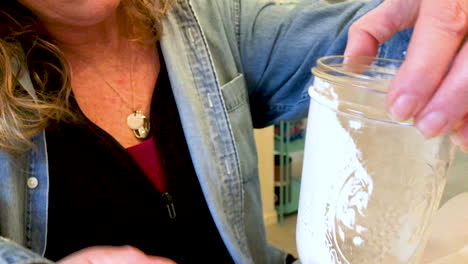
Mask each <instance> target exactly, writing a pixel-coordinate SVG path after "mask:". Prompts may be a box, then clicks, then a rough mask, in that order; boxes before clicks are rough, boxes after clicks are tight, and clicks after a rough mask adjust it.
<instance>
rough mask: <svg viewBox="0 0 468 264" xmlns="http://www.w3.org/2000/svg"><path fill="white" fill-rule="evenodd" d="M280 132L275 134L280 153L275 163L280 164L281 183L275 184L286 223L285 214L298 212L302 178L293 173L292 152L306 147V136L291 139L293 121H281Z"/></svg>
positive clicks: (278, 209)
mask: <svg viewBox="0 0 468 264" xmlns="http://www.w3.org/2000/svg"><path fill="white" fill-rule="evenodd" d="M278 126H279V132H278V133H277V134H275V151H276V154H277V155H279V159H278V160H277V162H278V163H279V164H275V165H278V166H279V183H277V184H275V185H276V187H275V190H276V194H277V198H278V203H277V206H276V212H277V213H278V218H279V223H280V224H283V223H284V216H285V215H288V214H292V213H296V212H297V210H298V207H299V191H300V180H298V179H295V178H293V177H292V175H291V160H290V155H289V154H290V153H291V152H295V151H300V150H303V149H304V143H305V140H304V137H302V138H299V139H294V140H291V135H290V131H291V129H290V128H291V123H289V122H285V121H281V122H280V123H279V125H278Z"/></svg>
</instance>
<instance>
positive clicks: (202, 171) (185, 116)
mask: <svg viewBox="0 0 468 264" xmlns="http://www.w3.org/2000/svg"><path fill="white" fill-rule="evenodd" d="M380 1H381V0H374V1H371V2H351V3H342V4H334V5H330V4H327V3H326V2H324V1H320V0H305V1H303V2H301V3H298V4H297V5H296V6H295V7H290V6H284V5H276V4H274V3H272V2H268V1H262V0H177V1H176V3H175V6H174V7H173V8H172V9H171V11H170V12H169V14H168V16H167V17H166V18H165V20H164V25H163V26H164V35H163V37H162V39H161V42H160V44H161V49H162V53H163V56H164V59H165V62H166V66H167V70H168V72H169V78H170V81H171V85H172V88H173V91H174V96H175V99H176V104H177V107H178V110H179V113H180V118H181V121H182V125H183V129H184V133H185V137H186V140H187V144H188V146H189V150H190V153H191V156H192V160H193V163H194V167H195V170H196V173H197V176H198V178H199V181H200V183H201V186H202V190H203V193H204V195H205V198H206V200H207V203H208V207H209V209H210V211H211V213H212V215H213V218H214V221H215V223H216V225H217V227H218V229H219V232H220V234H221V237H222V238H223V240H224V242H225V244H226V246H227V248H228V250H229V252H230V253H231V255H232V257H233V259H234V260H235V262H236V263H284V259H285V253H283V252H281V251H279V250H277V249H275V248H273V247H271V246H269V245H268V243H267V241H266V238H265V231H264V224H263V218H262V210H261V199H260V188H259V179H258V167H257V156H256V149H255V143H254V138H253V127H264V126H267V125H270V124H273V123H275V122H277V121H279V120H288V119H295V118H300V117H303V116H305V115H306V113H307V108H308V104H309V96H308V94H307V86H308V84H309V83H310V82H311V79H312V75H311V74H310V69H311V68H312V67H313V66H314V64H315V61H316V59H317V58H319V57H321V56H325V55H331V54H342V53H343V51H344V48H345V45H346V40H347V31H348V28H349V26H350V25H351V23H352V22H353V21H354V20H356V19H357V18H359V17H360V16H362V15H363V14H365V13H366V12H368V11H370V10H371V9H373V8H375V7H376V6H377V5H378V4H379V3H380ZM409 37H410V33H409V32H406V31H405V32H401V33H399V34H397V35H396V36H395V37H394V38H393V39H391V40H390V41H388V42H387V43H386V44H384V45H382V46H381V48H380V50H379V54H378V56H381V57H392V58H399V59H402V58H403V57H404V53H405V52H404V51H405V49H406V46H407V43H408V41H409ZM22 72H23V74H22V75H21V76H20V77H19V82H20V84H21V85H22V87H23V88H24V89H26V90H28V91H29V92H33V91H34V89H33V87H32V84H31V81H30V79H29V74H28V72H27V70H26V69H23V71H22ZM32 140H33V142H34V144H35V148H33V149H32V150H30V151H28V152H25V153H22V154H20V155H9V154H6V153H0V235H1V236H2V237H4V238H5V239H3V238H0V264H6V263H8V264H20V263H21V264H25V263H38V264H39V263H50V262H48V261H47V260H45V259H43V258H42V257H41V256H43V253H44V251H45V247H46V244H47V241H46V237H47V208H48V163H47V147H46V142H45V137H44V133H40V134H38V135H36V136H34V138H33V139H32ZM70 228H73V227H70ZM194 228H196V227H194Z"/></svg>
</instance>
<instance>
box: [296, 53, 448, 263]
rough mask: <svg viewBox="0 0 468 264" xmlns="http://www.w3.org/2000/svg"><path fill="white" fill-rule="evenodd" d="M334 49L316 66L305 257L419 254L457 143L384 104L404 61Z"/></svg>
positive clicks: (305, 179)
mask: <svg viewBox="0 0 468 264" xmlns="http://www.w3.org/2000/svg"><path fill="white" fill-rule="evenodd" d="M347 61H351V62H349V63H345V60H344V57H342V56H332V57H324V58H321V59H319V60H318V62H317V66H316V67H315V68H313V69H312V72H313V74H314V75H315V79H314V84H313V85H312V87H310V89H309V94H310V96H311V104H310V109H309V116H308V122H307V135H306V146H305V155H304V168H303V173H302V182H301V193H300V202H299V214H298V223H297V247H298V252H299V257H300V260H301V262H302V263H303V264H335V263H336V264H338V263H340V264H403V263H405V264H408V263H411V264H413V263H417V261H418V259H419V257H420V255H421V251H422V250H423V248H424V245H425V241H426V239H427V230H428V225H429V222H430V219H431V217H432V215H433V214H434V212H435V210H436V209H437V207H438V205H439V202H440V199H441V195H442V192H443V189H444V186H445V182H446V176H447V170H448V168H449V165H450V164H451V161H452V159H453V155H454V149H455V148H454V147H453V145H452V144H451V143H450V140H448V138H447V137H445V136H444V137H437V138H433V139H430V140H426V139H424V138H423V137H422V136H421V135H420V134H419V133H418V132H417V130H416V128H415V127H414V126H413V125H412V123H411V122H395V121H392V120H391V119H390V118H389V117H388V115H387V111H386V95H387V88H388V87H389V83H390V81H391V79H392V78H393V76H394V74H395V72H396V71H397V69H398V68H399V66H400V64H401V61H397V60H390V59H382V58H369V57H353V58H351V59H349V58H348V60H347Z"/></svg>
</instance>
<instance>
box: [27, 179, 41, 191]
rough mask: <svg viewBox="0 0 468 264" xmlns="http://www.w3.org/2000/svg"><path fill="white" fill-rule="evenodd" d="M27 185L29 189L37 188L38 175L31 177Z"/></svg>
mask: <svg viewBox="0 0 468 264" xmlns="http://www.w3.org/2000/svg"><path fill="white" fill-rule="evenodd" d="M27 185H28V188H29V189H35V188H36V187H37V185H39V181H38V180H37V178H36V177H29V178H28V181H27Z"/></svg>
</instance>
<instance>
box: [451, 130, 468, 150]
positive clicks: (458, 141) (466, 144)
mask: <svg viewBox="0 0 468 264" xmlns="http://www.w3.org/2000/svg"><path fill="white" fill-rule="evenodd" d="M450 139H451V140H452V142H453V144H455V145H457V146H459V147H460V149H461V150H462V151H463V152H465V153H468V141H465V140H464V139H463V138H462V136H461V135H460V134H452V135H451V136H450Z"/></svg>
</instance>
